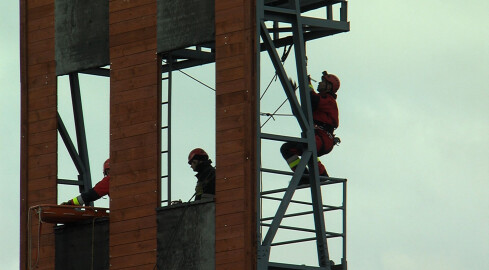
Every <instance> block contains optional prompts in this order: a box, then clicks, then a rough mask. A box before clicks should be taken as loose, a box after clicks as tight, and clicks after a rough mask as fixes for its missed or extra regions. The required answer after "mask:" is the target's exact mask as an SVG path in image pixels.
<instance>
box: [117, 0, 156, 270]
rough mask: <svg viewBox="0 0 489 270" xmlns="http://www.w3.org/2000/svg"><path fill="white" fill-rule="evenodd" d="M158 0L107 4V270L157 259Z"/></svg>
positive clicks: (120, 0)
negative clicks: (108, 190)
mask: <svg viewBox="0 0 489 270" xmlns="http://www.w3.org/2000/svg"><path fill="white" fill-rule="evenodd" d="M156 10H157V8H156V0H138V1H127V0H113V1H110V3H109V35H110V36H109V43H110V62H111V74H110V76H111V77H110V159H111V179H110V181H111V182H110V185H111V186H110V211H111V213H110V240H109V245H110V269H138V270H140V269H148V270H152V269H153V268H154V266H155V264H156V211H155V208H156V207H157V206H159V205H160V203H159V201H160V192H159V185H160V177H159V176H160V165H159V164H160V163H161V162H160V149H161V147H160V142H159V137H160V122H161V121H160V119H159V115H160V110H161V98H160V96H161V94H160V92H161V91H160V90H161V73H160V70H161V68H160V66H161V61H160V60H159V59H158V56H157V54H156Z"/></svg>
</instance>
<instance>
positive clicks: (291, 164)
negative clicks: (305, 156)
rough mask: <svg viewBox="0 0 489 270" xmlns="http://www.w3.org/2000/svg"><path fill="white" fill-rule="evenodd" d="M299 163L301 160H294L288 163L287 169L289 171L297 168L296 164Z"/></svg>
mask: <svg viewBox="0 0 489 270" xmlns="http://www.w3.org/2000/svg"><path fill="white" fill-rule="evenodd" d="M300 161H301V159H300V158H298V159H296V160H294V161H292V162H290V163H289V167H290V168H291V169H292V168H294V167H295V166H297V164H299V162H300Z"/></svg>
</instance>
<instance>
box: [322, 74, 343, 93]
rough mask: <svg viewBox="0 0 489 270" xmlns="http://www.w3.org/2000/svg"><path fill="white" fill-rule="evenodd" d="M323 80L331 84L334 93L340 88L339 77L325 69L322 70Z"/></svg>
mask: <svg viewBox="0 0 489 270" xmlns="http://www.w3.org/2000/svg"><path fill="white" fill-rule="evenodd" d="M322 79H323V81H327V82H330V83H331V84H332V85H333V90H332V91H333V93H336V91H338V89H339V88H340V79H338V77H336V76H335V75H333V74H328V73H327V72H326V71H323V76H322Z"/></svg>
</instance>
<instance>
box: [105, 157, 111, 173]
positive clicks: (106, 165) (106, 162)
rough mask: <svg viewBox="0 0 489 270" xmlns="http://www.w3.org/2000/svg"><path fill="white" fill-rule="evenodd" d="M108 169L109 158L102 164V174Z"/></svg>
mask: <svg viewBox="0 0 489 270" xmlns="http://www.w3.org/2000/svg"><path fill="white" fill-rule="evenodd" d="M108 169H110V159H109V158H108V159H107V160H106V161H105V162H104V172H105V170H108Z"/></svg>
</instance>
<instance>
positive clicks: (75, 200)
mask: <svg viewBox="0 0 489 270" xmlns="http://www.w3.org/2000/svg"><path fill="white" fill-rule="evenodd" d="M73 204H75V205H80V202H78V197H75V198H73Z"/></svg>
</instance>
